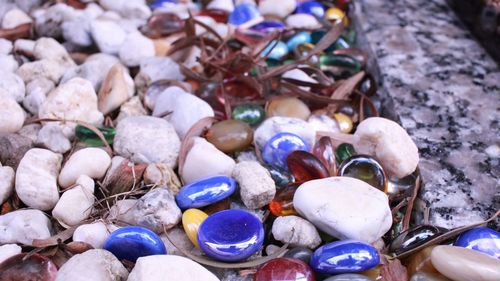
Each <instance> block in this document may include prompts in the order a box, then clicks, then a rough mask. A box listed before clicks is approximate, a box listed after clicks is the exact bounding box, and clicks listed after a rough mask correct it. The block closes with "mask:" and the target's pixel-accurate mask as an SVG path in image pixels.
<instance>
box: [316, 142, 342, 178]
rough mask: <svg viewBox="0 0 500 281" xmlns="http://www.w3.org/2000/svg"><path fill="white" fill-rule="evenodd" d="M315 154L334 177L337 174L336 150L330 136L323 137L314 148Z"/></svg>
mask: <svg viewBox="0 0 500 281" xmlns="http://www.w3.org/2000/svg"><path fill="white" fill-rule="evenodd" d="M313 154H314V155H315V156H316V157H317V158H318V159H319V161H321V163H323V165H325V167H326V169H327V170H328V174H329V175H330V176H331V177H333V176H336V175H337V164H336V162H335V150H334V148H333V143H332V139H330V137H321V138H320V139H319V140H318V141H317V142H316V143H315V144H314V148H313Z"/></svg>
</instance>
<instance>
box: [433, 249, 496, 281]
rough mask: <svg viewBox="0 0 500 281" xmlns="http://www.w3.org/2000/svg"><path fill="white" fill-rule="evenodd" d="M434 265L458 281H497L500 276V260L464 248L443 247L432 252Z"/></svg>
mask: <svg viewBox="0 0 500 281" xmlns="http://www.w3.org/2000/svg"><path fill="white" fill-rule="evenodd" d="M431 262H432V265H433V266H434V267H435V268H436V269H437V270H438V271H439V272H440V273H441V274H443V275H444V276H446V277H448V278H450V279H452V280H456V281H468V280H484V281H495V280H498V276H500V260H498V259H496V258H493V257H491V256H489V255H487V254H483V253H481V252H478V251H474V250H471V249H467V248H463V247H455V246H446V245H444V246H443V245H441V246H437V247H435V248H434V249H433V250H432V252H431Z"/></svg>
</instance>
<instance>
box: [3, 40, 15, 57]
mask: <svg viewBox="0 0 500 281" xmlns="http://www.w3.org/2000/svg"><path fill="white" fill-rule="evenodd" d="M12 47H13V45H12V41H10V40H7V39H5V38H0V55H9V54H10V53H11V52H12Z"/></svg>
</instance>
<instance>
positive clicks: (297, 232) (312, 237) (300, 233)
mask: <svg viewBox="0 0 500 281" xmlns="http://www.w3.org/2000/svg"><path fill="white" fill-rule="evenodd" d="M271 231H272V233H273V236H274V238H275V239H276V240H279V241H281V242H283V243H290V245H292V246H294V247H308V248H309V249H314V248H316V247H318V246H319V244H321V237H320V236H319V233H318V231H317V230H316V227H314V225H313V224H312V223H310V222H308V221H307V220H305V219H303V218H301V217H297V216H283V217H278V218H276V220H275V221H274V222H273V227H272V230H271Z"/></svg>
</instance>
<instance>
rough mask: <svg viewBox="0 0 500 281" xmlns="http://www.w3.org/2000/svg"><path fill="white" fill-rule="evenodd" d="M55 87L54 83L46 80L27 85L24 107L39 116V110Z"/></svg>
mask: <svg viewBox="0 0 500 281" xmlns="http://www.w3.org/2000/svg"><path fill="white" fill-rule="evenodd" d="M54 87H55V84H54V82H52V81H51V80H48V79H46V78H39V79H35V80H33V81H31V82H30V83H28V84H27V85H26V97H25V98H24V99H23V106H24V108H26V109H27V110H28V111H29V112H30V113H32V114H33V115H38V110H39V109H40V107H41V106H42V104H43V102H44V101H45V100H46V99H47V95H48V94H49V93H50V91H52V90H53V89H54Z"/></svg>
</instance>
